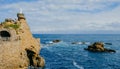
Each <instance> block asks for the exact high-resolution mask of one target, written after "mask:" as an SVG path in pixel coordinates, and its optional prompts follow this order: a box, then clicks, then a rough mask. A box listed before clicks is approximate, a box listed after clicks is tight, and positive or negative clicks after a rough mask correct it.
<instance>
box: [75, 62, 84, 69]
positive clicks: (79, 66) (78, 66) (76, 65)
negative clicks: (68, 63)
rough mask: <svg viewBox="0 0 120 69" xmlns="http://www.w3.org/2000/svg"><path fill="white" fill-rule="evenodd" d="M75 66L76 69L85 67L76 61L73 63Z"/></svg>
mask: <svg viewBox="0 0 120 69" xmlns="http://www.w3.org/2000/svg"><path fill="white" fill-rule="evenodd" d="M73 65H74V66H75V67H77V68H78V69H84V67H83V66H81V65H78V64H77V62H75V61H73Z"/></svg>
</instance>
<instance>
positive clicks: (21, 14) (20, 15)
mask: <svg viewBox="0 0 120 69" xmlns="http://www.w3.org/2000/svg"><path fill="white" fill-rule="evenodd" d="M17 17H18V20H19V21H20V20H21V19H24V20H25V17H24V14H23V13H22V9H20V12H19V13H17Z"/></svg>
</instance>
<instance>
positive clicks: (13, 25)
mask: <svg viewBox="0 0 120 69" xmlns="http://www.w3.org/2000/svg"><path fill="white" fill-rule="evenodd" d="M10 27H11V28H13V29H15V30H17V29H18V28H19V27H20V25H18V24H10V25H5V26H4V28H10Z"/></svg>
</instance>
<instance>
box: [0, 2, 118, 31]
mask: <svg viewBox="0 0 120 69" xmlns="http://www.w3.org/2000/svg"><path fill="white" fill-rule="evenodd" d="M119 4H120V1H119V0H105V1H103V0H59V1H58V0H38V1H34V2H18V3H12V4H6V5H1V7H0V10H1V13H0V14H1V15H3V16H5V17H7V16H11V17H15V16H13V15H15V13H17V12H18V11H19V8H22V9H23V11H24V13H25V15H26V17H27V20H28V23H29V25H30V27H31V30H32V31H33V32H44V33H47V32H54V31H55V32H56V31H57V32H56V33H58V32H59V31H71V30H72V31H96V30H113V31H114V30H119V29H120V28H119V27H117V28H113V27H112V25H113V24H112V25H111V26H109V24H111V23H115V22H120V18H119V16H120V14H119V11H120V6H119ZM3 16H1V17H0V18H3ZM119 31H120V30H119Z"/></svg>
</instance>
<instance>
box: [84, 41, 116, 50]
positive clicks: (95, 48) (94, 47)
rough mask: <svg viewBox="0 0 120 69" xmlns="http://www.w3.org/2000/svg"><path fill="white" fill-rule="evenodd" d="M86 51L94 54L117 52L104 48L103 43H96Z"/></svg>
mask: <svg viewBox="0 0 120 69" xmlns="http://www.w3.org/2000/svg"><path fill="white" fill-rule="evenodd" d="M85 50H88V51H92V52H116V51H115V50H112V49H107V48H104V44H103V43H101V42H95V43H93V44H92V45H90V46H88V48H85Z"/></svg>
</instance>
